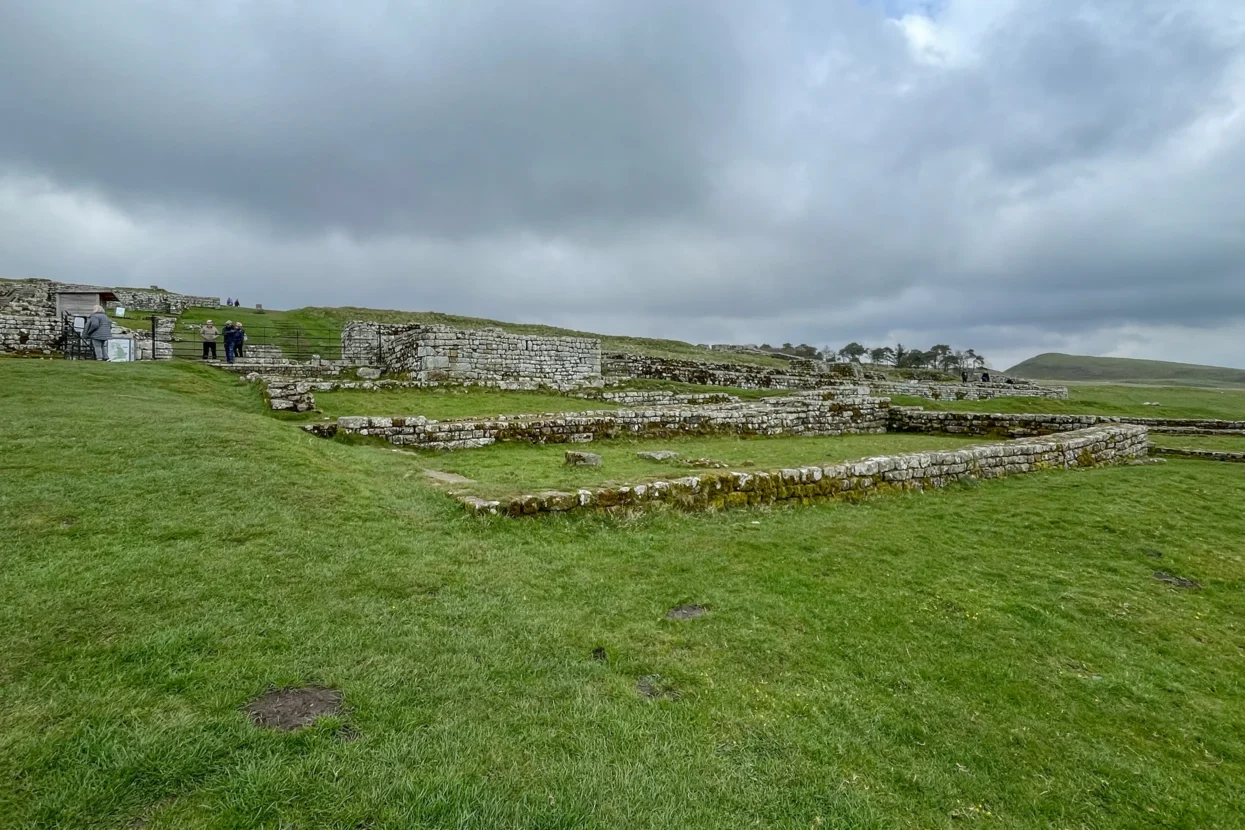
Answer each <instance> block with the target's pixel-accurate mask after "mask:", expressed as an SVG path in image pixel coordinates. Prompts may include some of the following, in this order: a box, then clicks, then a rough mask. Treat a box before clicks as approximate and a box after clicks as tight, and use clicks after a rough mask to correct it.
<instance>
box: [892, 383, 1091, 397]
mask: <svg viewBox="0 0 1245 830" xmlns="http://www.w3.org/2000/svg"><path fill="white" fill-rule="evenodd" d="M869 391H870V392H871V393H872V394H874V395H882V396H890V395H910V396H912V397H916V398H929V399H930V400H935V401H943V400H947V401H951V400H954V401H985V400H992V399H994V398H1046V399H1051V400H1065V399H1067V397H1068V388H1067V387H1066V386H1038V385H1037V384H1021V383H1016V384H1011V383H928V382H916V383H912V382H907V381H870V382H869Z"/></svg>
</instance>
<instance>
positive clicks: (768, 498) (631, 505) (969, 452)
mask: <svg viewBox="0 0 1245 830" xmlns="http://www.w3.org/2000/svg"><path fill="white" fill-rule="evenodd" d="M1147 443H1148V441H1147V431H1146V429H1145V427H1140V426H1134V425H1130V424H1109V425H1102V426H1096V427H1089V428H1087V429H1081V430H1076V431H1073V432H1065V433H1062V434H1060V435H1058V436H1048V437H1034V438H1025V439H1021V440H1018V441H1009V442H1005V443H999V444H986V445H982V446H973V447H965V448H963V449H958V450H942V451H937V452H919V453H905V454H903V455H891V456H880V457H877V458H865V459H861V460H859V461H847V462H842V463H839V464H832V465H829V466H820V465H819V466H808V467H798V468H789V469H783V470H775V471H771V472H752V471H749V472H739V471H725V470H724V471H718V472H706V473H701V474H700V475H692V476H686V477H683V478H676V479H672V480H670V481H655V482H651V483H645V484H631V485H622V486H603V487H598V488H594V489H581V490H577V491H576V492H574V493H566V492H557V491H551V492H543V493H533V494H528V495H519V496H514V497H513V498H510V499H507V500H506V501H504V502H503V501H495V500H486V499H481V498H478V497H475V496H471V495H466V494H455V496H454V497H455V498H456V499H457V500H458V501H459V503H460V504H462V505H463V506H464V507H466V508H467V509H468V510H470V511H471V512H473V513H476V514H479V515H489V514H491V515H497V514H501V515H507V516H516V517H517V516H533V515H538V514H541V513H565V512H569V511H575V510H602V511H609V510H616V509H637V508H638V509H642V508H645V507H650V506H654V505H658V504H664V505H668V506H671V507H676V508H679V509H684V510H713V509H723V508H732V507H747V506H749V505H760V504H776V503H782V502H792V503H799V504H808V503H811V502H815V501H830V500H839V501H857V500H860V499H862V498H865V497H868V496H871V495H874V494H880V493H887V492H897V491H905V490H927V489H933V488H938V487H945V486H947V485H949V484H953V483H955V482H957V481H963V480H966V479H990V478H1001V477H1003V476H1009V475H1022V474H1025V473H1032V472H1038V471H1042V470H1050V469H1061V468H1062V469H1067V468H1073V467H1093V466H1098V465H1105V464H1119V463H1123V462H1128V461H1131V460H1135V459H1141V458H1144V457H1145V455H1146V452H1147Z"/></svg>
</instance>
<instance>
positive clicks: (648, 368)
mask: <svg viewBox="0 0 1245 830" xmlns="http://www.w3.org/2000/svg"><path fill="white" fill-rule="evenodd" d="M602 366H603V369H604V372H605V374H606V375H607V376H613V377H616V378H620V379H625V378H636V379H641V380H668V381H676V382H678V383H691V384H697V385H701V386H733V387H736V388H738V389H820V388H822V387H824V386H829V385H831V384H833V383H834V382H835V381H836V380H842V381H848V380H851V379H852V378H853V375H852V373H851V367H848V366H846V365H843V366H842V368H836V366H837V365H836V364H817V363H815V362H814V361H807V360H805V361H792V362H791V363H790V364H788V365H787V366H761V365H753V364H749V363H707V362H704V361H700V360H678V359H675V358H666V357H653V356H651V355H642V354H632V353H630V352H607V353H606V354H605V356H604V361H603V364H602ZM857 368H858V367H857Z"/></svg>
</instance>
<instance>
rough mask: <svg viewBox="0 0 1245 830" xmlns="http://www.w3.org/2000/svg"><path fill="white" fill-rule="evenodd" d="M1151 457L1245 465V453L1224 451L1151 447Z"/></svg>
mask: <svg viewBox="0 0 1245 830" xmlns="http://www.w3.org/2000/svg"><path fill="white" fill-rule="evenodd" d="M1150 454H1151V455H1165V456H1170V457H1172V458H1189V459H1193V460H1196V461H1231V462H1235V463H1238V464H1245V452H1226V451H1223V450H1187V449H1182V448H1179V447H1156V446H1154V445H1153V444H1151V445H1150Z"/></svg>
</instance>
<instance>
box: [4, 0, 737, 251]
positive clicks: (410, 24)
mask: <svg viewBox="0 0 1245 830" xmlns="http://www.w3.org/2000/svg"><path fill="white" fill-rule="evenodd" d="M5 8H6V11H5V12H3V13H0V14H3V18H0V31H3V32H6V33H8V37H7V38H6V39H5V42H4V43H3V44H2V45H0V72H3V74H4V76H5V77H7V78H9V79H11V80H12V81H13V82H11V83H6V84H5V86H4V90H5V91H4V92H2V93H0V106H2V107H3V109H4V111H5V112H6V113H7V114H8V115H7V116H6V121H7V122H8V126H7V127H6V129H5V130H4V131H3V133H2V134H0V157H3V158H4V159H5V160H7V161H8V162H9V163H10V164H17V165H22V166H23V167H25V168H26V169H30V170H34V171H50V172H52V173H53V174H54V175H55V176H57V177H58V178H63V179H65V180H67V181H69V182H73V183H80V184H85V185H91V186H95V187H98V188H101V189H103V190H104V191H106V192H107V193H108V194H109V195H110V196H113V197H115V198H117V199H119V200H121V201H123V202H140V203H141V202H144V201H155V202H160V203H171V204H176V205H183V206H189V207H208V208H216V209H220V210H226V211H231V210H237V211H242V212H247V213H250V214H252V215H253V216H255V217H259V218H263V219H266V220H270V221H272V222H273V223H274V224H277V225H282V226H296V227H297V228H298V229H300V230H306V229H318V228H322V227H325V226H330V227H333V226H338V227H344V228H348V229H349V230H351V231H354V232H360V233H367V232H377V231H391V230H394V229H416V230H419V231H425V232H436V233H440V232H444V233H487V232H490V231H493V230H496V229H497V228H508V227H514V226H524V227H532V228H547V227H563V226H565V225H566V224H568V223H575V222H579V221H581V220H595V221H616V220H622V221H629V220H631V219H643V220H645V221H658V220H660V219H662V218H663V217H666V216H671V215H679V214H686V213H694V212H696V211H698V210H700V209H702V205H703V202H704V200H705V197H706V190H707V188H708V186H709V185H708V182H707V175H708V174H709V172H710V171H711V170H712V169H713V167H714V165H716V164H720V163H722V162H723V161H724V160H725V159H726V158H728V157H729V155H730V153H731V143H732V142H733V141H734V140H736V138H737V137H738V136H739V135H740V134H746V132H747V125H746V123H745V119H744V116H745V115H746V111H747V109H748V100H747V99H748V95H749V87H750V80H749V76H748V69H747V67H746V66H745V65H744V61H745V59H746V54H745V53H746V47H745V45H744V44H743V43H742V42H741V41H740V38H741V37H742V36H743V35H745V34H746V33H745V32H740V31H738V26H739V24H740V23H741V22H742V21H734V20H730V19H728V18H727V17H726V16H725V15H724V14H723V13H721V12H719V11H715V10H714V9H713V7H709V6H706V5H704V4H700V3H688V2H663V3H661V4H643V3H641V4H633V3H615V4H598V3H583V4H578V3H572V4H566V3H553V2H540V3H515V2H510V0H493V1H492V2H479V3H462V4H459V3H445V4H430V5H428V4H411V3H376V2H361V3H357V4H356V3H238V4H232V5H228V6H223V5H222V4H219V3H202V2H193V3H168V4H150V3H124V2H120V3H113V2H108V3H105V2H95V3H65V2H39V3H14V4H6V6H5ZM226 9H228V11H226ZM2 36H3V35H0V37H2Z"/></svg>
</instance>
